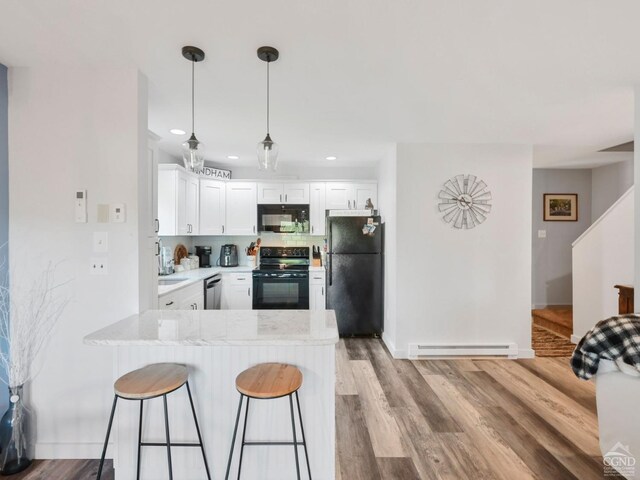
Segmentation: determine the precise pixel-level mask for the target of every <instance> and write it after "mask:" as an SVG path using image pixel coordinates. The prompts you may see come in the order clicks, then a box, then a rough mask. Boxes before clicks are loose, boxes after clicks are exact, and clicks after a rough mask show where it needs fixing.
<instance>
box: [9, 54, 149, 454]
mask: <svg viewBox="0 0 640 480" xmlns="http://www.w3.org/2000/svg"><path fill="white" fill-rule="evenodd" d="M9 85H10V88H9V91H10V94H9V95H10V96H9V168H10V171H11V179H10V208H11V210H10V229H11V230H10V246H11V273H12V288H16V289H18V288H19V287H20V285H29V284H30V283H32V282H33V279H34V278H36V277H38V276H39V274H40V273H41V272H42V269H43V267H44V265H45V264H46V262H48V261H49V260H51V261H53V262H61V263H60V267H59V269H58V278H59V279H60V280H66V279H70V280H71V281H72V283H71V284H70V285H69V286H68V288H67V289H66V292H67V294H68V295H70V298H71V303H70V305H69V306H68V308H67V310H66V311H65V312H64V315H63V317H62V318H61V320H60V323H59V324H58V326H57V328H56V330H55V333H54V334H53V336H52V337H51V341H50V344H49V347H48V348H47V350H46V352H45V355H44V359H43V360H44V362H43V363H44V364H43V366H42V370H41V372H40V374H39V375H38V376H37V377H36V379H35V380H34V382H33V384H32V386H31V395H30V401H31V404H32V406H33V407H34V411H35V412H36V414H37V439H36V440H37V446H36V455H37V457H38V458H91V457H93V458H96V457H98V456H99V455H100V444H101V442H102V441H103V439H104V433H105V427H106V421H107V418H108V414H109V408H110V404H111V401H112V395H113V378H112V365H113V364H112V351H111V349H109V348H96V347H88V346H84V345H83V344H82V338H83V337H84V336H85V335H86V334H87V333H90V332H92V331H94V330H96V329H98V328H101V327H104V326H106V325H108V324H110V323H112V322H114V321H116V320H119V319H121V318H124V317H126V316H128V315H130V314H133V313H136V312H137V311H138V301H139V290H138V289H139V283H138V268H139V266H138V263H139V254H138V249H139V243H138V210H137V207H138V192H139V188H138V182H139V178H138V177H139V171H138V165H139V161H143V160H145V159H141V158H140V156H141V155H144V156H146V153H145V152H146V137H147V118H146V109H144V108H140V104H141V102H142V104H144V105H146V82H145V80H144V79H143V78H141V77H139V75H138V72H137V71H136V70H134V69H121V70H116V69H96V70H85V69H64V68H62V67H60V68H16V69H10V76H9ZM140 139H143V141H144V146H143V147H141V145H140V141H141V140H140ZM79 188H86V189H87V190H88V205H89V210H88V211H89V222H88V223H87V224H76V223H74V208H73V205H74V192H75V190H76V189H79ZM116 202H117V203H125V204H126V207H127V222H126V223H122V224H114V223H100V224H98V223H97V221H96V219H97V215H96V206H97V204H108V203H116ZM95 231H104V232H108V235H109V242H108V243H109V252H108V254H107V257H108V268H109V274H108V275H106V276H92V275H90V274H89V259H90V258H91V257H92V256H99V255H96V254H94V253H93V252H92V238H93V232H95ZM13 294H14V295H16V296H14V299H15V300H17V301H20V298H24V301H29V299H28V297H26V296H24V294H23V293H22V292H21V291H17V290H16V291H14V292H13ZM21 296H22V297H21Z"/></svg>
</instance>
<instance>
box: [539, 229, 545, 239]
mask: <svg viewBox="0 0 640 480" xmlns="http://www.w3.org/2000/svg"><path fill="white" fill-rule="evenodd" d="M538 238H547V231H546V230H538Z"/></svg>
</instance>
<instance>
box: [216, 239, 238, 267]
mask: <svg viewBox="0 0 640 480" xmlns="http://www.w3.org/2000/svg"><path fill="white" fill-rule="evenodd" d="M218 263H219V264H220V266H221V267H237V266H238V247H237V246H236V245H232V244H228V245H222V247H220V260H218Z"/></svg>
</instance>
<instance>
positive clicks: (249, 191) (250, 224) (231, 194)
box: [225, 182, 258, 235]
mask: <svg viewBox="0 0 640 480" xmlns="http://www.w3.org/2000/svg"><path fill="white" fill-rule="evenodd" d="M226 203H227V204H226V220H225V221H226V228H225V234H226V235H254V234H255V233H256V232H257V219H258V208H257V196H256V184H255V183H254V182H230V183H227V199H226Z"/></svg>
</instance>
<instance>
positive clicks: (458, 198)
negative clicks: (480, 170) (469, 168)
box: [438, 174, 491, 230]
mask: <svg viewBox="0 0 640 480" xmlns="http://www.w3.org/2000/svg"><path fill="white" fill-rule="evenodd" d="M438 198H439V200H440V201H439V203H438V210H440V212H442V213H443V215H442V219H443V220H444V221H445V222H447V223H450V224H451V225H452V226H453V227H454V228H458V229H463V230H468V229H471V228H473V227H475V226H477V225H480V224H481V223H482V222H484V221H485V220H486V219H487V215H488V214H489V212H490V211H491V192H490V191H489V190H487V184H486V183H484V182H483V181H482V180H480V179H479V178H478V177H476V176H475V175H470V174H467V175H456V176H455V177H452V178H450V179H449V180H447V181H446V182H445V183H444V185H443V186H442V190H440V193H439V194H438Z"/></svg>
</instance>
